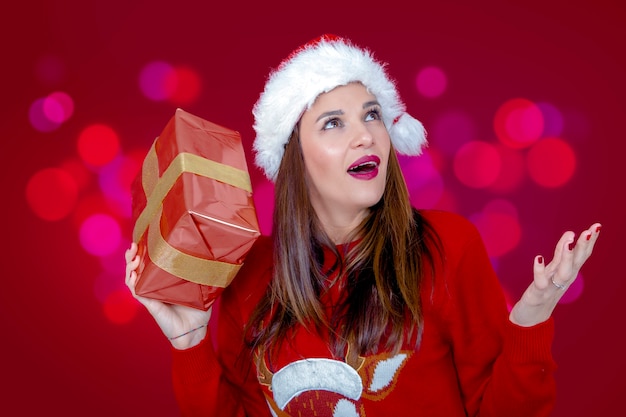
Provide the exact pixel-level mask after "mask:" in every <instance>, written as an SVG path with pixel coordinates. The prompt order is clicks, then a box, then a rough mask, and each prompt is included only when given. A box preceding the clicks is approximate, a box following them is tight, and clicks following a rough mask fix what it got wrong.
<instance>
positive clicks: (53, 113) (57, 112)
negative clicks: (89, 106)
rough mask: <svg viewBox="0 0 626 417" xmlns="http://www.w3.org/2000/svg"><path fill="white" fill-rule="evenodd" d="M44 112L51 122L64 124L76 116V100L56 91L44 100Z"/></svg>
mask: <svg viewBox="0 0 626 417" xmlns="http://www.w3.org/2000/svg"><path fill="white" fill-rule="evenodd" d="M43 112H44V115H45V116H46V117H47V118H48V120H50V121H51V122H53V123H59V124H61V123H64V122H66V121H67V120H68V119H69V118H70V117H72V114H74V100H72V97H70V96H69V94H67V93H65V92H63V91H55V92H54V93H51V94H49V95H48V96H47V97H46V98H45V99H44V102H43Z"/></svg>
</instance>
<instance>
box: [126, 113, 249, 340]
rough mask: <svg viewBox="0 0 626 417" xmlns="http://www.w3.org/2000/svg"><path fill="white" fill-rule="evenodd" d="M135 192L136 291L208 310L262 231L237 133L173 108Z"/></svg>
mask: <svg viewBox="0 0 626 417" xmlns="http://www.w3.org/2000/svg"><path fill="white" fill-rule="evenodd" d="M132 195H133V219H134V220H135V227H134V230H133V241H134V242H136V243H137V248H136V249H135V248H134V247H131V249H130V250H129V253H128V254H127V259H126V262H127V274H126V279H127V283H128V284H129V287H131V290H132V291H133V294H134V295H135V296H136V297H137V298H138V299H139V300H140V301H142V303H144V304H150V306H152V307H153V308H154V306H155V305H156V306H159V308H162V307H161V305H160V304H154V303H152V302H149V301H147V299H151V300H159V301H162V302H164V303H167V304H174V305H178V306H186V307H191V308H194V309H197V310H201V311H202V312H207V310H209V308H210V306H211V304H212V303H213V302H214V301H215V299H216V298H217V297H218V296H219V294H220V293H221V292H222V291H223V289H224V288H225V287H226V286H227V285H228V284H229V283H230V282H231V281H232V279H233V278H234V277H235V275H236V274H237V271H238V270H239V268H240V267H241V266H242V264H243V260H244V258H245V256H246V254H247V253H248V251H249V250H250V248H251V247H252V245H253V243H254V242H255V241H256V239H257V238H258V236H259V235H260V232H259V226H258V222H257V218H256V211H255V208H254V203H253V200H252V187H251V183H250V177H249V175H248V170H247V164H246V160H245V154H244V151H243V146H242V143H241V138H240V136H239V134H238V133H237V132H235V131H232V130H229V129H226V128H224V127H221V126H218V125H215V124H213V123H211V122H208V121H206V120H203V119H201V118H199V117H196V116H194V115H191V114H189V113H186V112H184V111H183V110H181V109H178V110H177V111H176V114H175V115H174V117H173V118H172V119H171V120H170V121H169V123H168V124H167V125H166V127H165V129H164V130H163V132H162V133H161V135H160V136H159V137H158V138H157V139H156V140H155V141H154V143H153V145H152V147H151V149H150V151H149V152H148V154H147V156H146V158H145V160H144V163H143V166H142V172H141V174H140V175H139V176H138V177H137V179H136V180H135V182H134V183H133V187H132ZM135 258H137V259H135ZM132 272H134V273H135V274H136V278H133V277H131V273H132ZM151 312H153V311H151ZM203 317H204V316H203ZM205 318H208V317H205ZM187 324H190V323H187ZM205 324H206V322H205ZM164 331H165V329H164ZM166 334H167V335H168V337H172V336H173V335H171V334H168V333H167V332H166Z"/></svg>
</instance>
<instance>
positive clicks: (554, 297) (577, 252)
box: [510, 223, 601, 326]
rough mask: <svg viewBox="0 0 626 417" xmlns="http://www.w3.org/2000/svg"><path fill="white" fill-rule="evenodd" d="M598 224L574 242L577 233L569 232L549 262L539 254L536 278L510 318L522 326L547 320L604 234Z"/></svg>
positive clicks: (563, 237)
mask: <svg viewBox="0 0 626 417" xmlns="http://www.w3.org/2000/svg"><path fill="white" fill-rule="evenodd" d="M600 229H601V225H600V224H599V223H595V224H593V225H591V227H589V229H587V230H585V231H583V232H582V233H581V234H580V236H579V237H578V240H577V241H576V242H574V239H575V237H576V235H575V234H574V232H571V231H569V232H565V233H564V234H563V236H561V239H560V240H559V242H558V243H557V245H556V248H555V250H554V257H553V258H552V261H550V263H548V264H546V262H545V259H544V258H543V256H541V255H539V256H536V257H535V264H534V268H533V269H534V279H533V282H532V283H531V284H530V286H529V287H528V288H527V289H526V291H525V292H524V294H523V295H522V297H521V299H520V300H519V301H518V302H517V304H515V306H514V307H513V309H512V310H511V314H510V319H511V321H512V322H513V323H516V324H519V325H520V326H533V325H535V324H538V323H541V322H543V321H545V320H547V319H548V318H549V317H550V316H551V314H552V311H554V308H555V307H556V305H557V303H558V301H559V299H561V297H562V296H563V294H564V293H565V291H566V290H567V288H569V286H570V285H571V284H572V283H573V282H574V280H575V279H576V277H577V276H578V272H579V271H580V268H581V267H582V266H583V264H584V263H585V261H587V259H589V257H590V256H591V253H592V251H593V247H594V245H595V243H596V241H597V240H598V236H599V235H600Z"/></svg>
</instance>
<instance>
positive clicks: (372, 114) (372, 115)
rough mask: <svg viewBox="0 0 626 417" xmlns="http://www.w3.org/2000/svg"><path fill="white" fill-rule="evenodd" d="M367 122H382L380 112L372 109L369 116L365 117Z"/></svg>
mask: <svg viewBox="0 0 626 417" xmlns="http://www.w3.org/2000/svg"><path fill="white" fill-rule="evenodd" d="M365 120H366V121H370V120H380V110H378V109H372V110H370V111H368V112H367V114H366V115H365Z"/></svg>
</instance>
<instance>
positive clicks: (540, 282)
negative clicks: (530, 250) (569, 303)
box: [533, 255, 550, 289]
mask: <svg viewBox="0 0 626 417" xmlns="http://www.w3.org/2000/svg"><path fill="white" fill-rule="evenodd" d="M533 277H534V279H535V285H537V287H539V288H541V289H544V288H546V287H547V286H548V283H549V282H550V278H549V277H548V275H547V274H546V264H545V259H544V258H543V256H541V255H538V256H535V262H534V264H533Z"/></svg>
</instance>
